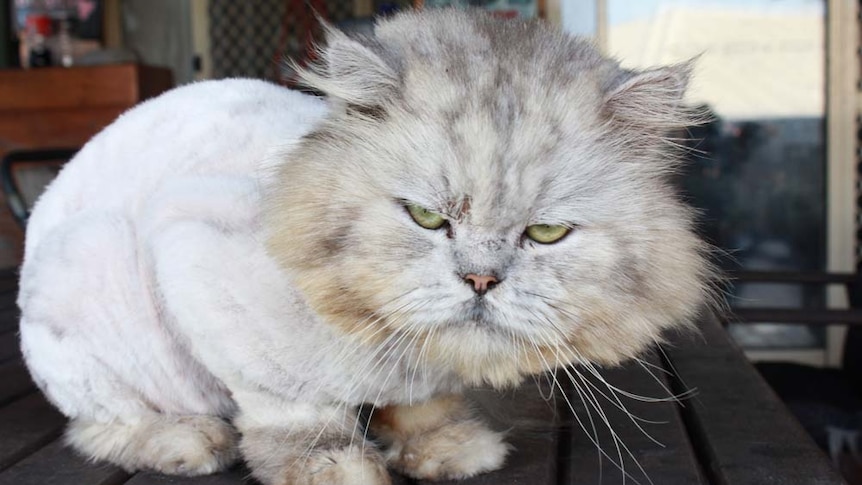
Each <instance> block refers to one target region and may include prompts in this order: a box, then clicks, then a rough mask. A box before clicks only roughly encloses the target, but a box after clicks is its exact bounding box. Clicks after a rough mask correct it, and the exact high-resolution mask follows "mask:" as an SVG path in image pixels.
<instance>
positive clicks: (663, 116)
mask: <svg viewBox="0 0 862 485" xmlns="http://www.w3.org/2000/svg"><path fill="white" fill-rule="evenodd" d="M693 64H694V59H693V60H691V61H688V62H684V63H681V64H675V65H672V66H667V67H661V68H657V69H650V70H647V71H618V73H617V74H616V75H615V76H614V77H613V78H612V79H611V81H610V82H609V83H608V85H607V88H606V90H605V99H604V107H605V109H606V110H607V113H608V114H609V116H610V117H611V118H612V119H613V120H615V121H619V122H621V123H624V124H626V125H628V126H633V127H637V128H641V129H646V130H649V131H653V130H660V131H667V130H671V129H674V128H681V127H684V126H688V125H691V124H693V123H697V122H698V120H697V118H698V116H697V114H696V113H694V112H693V111H692V110H690V109H688V108H686V107H685V106H684V105H683V103H682V99H683V95H684V94H685V89H686V87H687V86H688V81H689V79H690V77H691V70H692V67H693Z"/></svg>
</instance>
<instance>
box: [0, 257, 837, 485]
mask: <svg viewBox="0 0 862 485" xmlns="http://www.w3.org/2000/svg"><path fill="white" fill-rule="evenodd" d="M15 291H16V286H15V274H14V272H12V271H5V272H2V271H0V485H13V484H14V485H28V484H40V485H48V484H57V485H60V484H62V485H66V484H69V485H75V484H86V485H119V484H127V485H156V484H176V485H237V484H240V483H243V480H244V478H245V477H246V476H247V475H248V472H247V470H245V469H243V468H241V467H240V468H237V469H234V470H232V471H230V472H228V473H224V474H221V475H214V476H208V477H198V478H180V477H167V476H163V475H158V474H152V473H138V474H135V475H133V476H130V475H129V474H127V473H125V472H123V471H122V470H120V469H119V468H117V467H114V466H109V465H104V464H98V465H93V464H88V463H86V462H85V460H83V459H82V458H80V457H78V456H76V455H75V453H73V452H72V451H70V450H69V449H68V448H65V447H64V446H63V445H62V442H61V433H62V430H63V425H64V423H65V419H64V418H63V417H62V416H61V415H60V414H59V413H57V412H56V411H55V410H54V409H53V408H52V407H51V406H50V405H48V403H47V402H46V401H45V400H44V399H43V398H42V396H41V395H40V394H39V393H38V392H37V391H35V390H34V387H33V384H32V383H31V382H30V379H29V377H28V375H27V372H26V369H25V368H24V366H23V364H22V362H21V360H20V358H21V357H20V354H19V351H18V337H17V332H16V330H17V319H16V313H17V310H16V309H15V305H14V299H15ZM701 330H702V335H701V336H694V337H693V336H691V335H690V336H688V337H680V338H675V339H673V341H672V345H666V346H664V348H662V349H656V351H655V352H654V353H653V354H652V355H650V356H647V357H645V358H644V361H643V362H642V363H634V364H632V365H628V366H626V367H624V368H621V369H613V370H607V371H601V373H600V374H601V375H602V376H603V378H604V379H607V380H608V381H609V382H611V383H612V384H613V385H614V386H616V387H617V388H619V389H622V390H624V391H626V392H628V393H632V394H638V395H643V396H652V397H658V398H662V397H667V396H668V395H669V393H674V394H680V393H691V392H694V395H693V396H692V397H689V398H687V399H683V400H681V401H680V402H675V401H672V400H671V401H667V400H664V401H658V402H643V401H639V400H634V399H631V398H628V397H619V401H617V398H615V397H614V395H613V394H612V393H611V392H609V391H608V388H607V387H606V386H604V385H603V384H601V383H600V382H598V380H597V379H596V378H595V377H593V376H591V377H589V378H585V379H584V380H581V378H580V377H578V376H577V375H576V374H575V373H574V372H573V371H571V370H566V371H559V373H558V374H557V378H558V382H559V384H560V386H561V387H562V389H563V390H564V391H565V393H563V392H560V391H559V390H557V392H551V387H554V388H556V387H557V385H556V384H555V383H554V382H553V380H552V379H553V378H552V377H543V378H541V379H538V380H536V381H534V382H533V381H531V382H528V383H527V384H525V385H524V386H522V387H521V388H520V389H517V390H514V391H511V392H506V393H496V392H492V391H475V392H474V393H473V398H474V400H475V401H476V402H477V403H478V404H479V406H480V409H481V410H482V412H483V413H484V414H485V416H486V417H487V418H488V420H489V421H490V422H491V423H492V424H493V425H494V426H495V427H497V428H499V429H507V430H509V441H510V443H512V445H514V447H515V450H514V451H513V453H512V455H511V456H510V458H509V460H508V463H507V465H506V467H505V468H504V469H502V470H499V471H496V472H493V473H489V474H486V475H482V476H479V477H476V478H473V479H470V480H464V481H461V482H437V483H445V484H454V483H461V484H463V485H492V484H493V485H510V484H511V485H514V484H523V485H580V484H584V485H586V484H589V485H596V484H614V485H618V484H623V483H630V484H635V483H640V484H648V483H650V481H651V482H652V483H653V484H655V485H666V484H670V485H676V484H727V485H742V484H751V485H767V484H770V485H782V484H818V485H827V484H840V483H843V481H842V480H841V478H840V477H839V476H838V475H837V474H836V472H834V471H833V470H832V468H831V466H830V463H829V462H828V461H827V459H826V457H825V456H824V455H823V454H822V453H821V451H820V450H819V449H818V448H816V447H815V445H814V444H813V442H812V441H811V439H810V438H809V437H808V436H807V435H806V434H805V432H804V431H803V430H802V429H801V427H800V426H799V425H798V424H797V423H796V422H795V421H794V419H793V418H792V417H791V416H790V415H789V414H788V412H787V410H786V409H785V407H784V405H783V404H782V403H781V402H779V401H778V400H777V398H776V397H775V395H774V394H773V393H772V391H771V390H770V389H769V388H768V387H767V385H766V384H765V383H764V382H763V380H762V379H761V378H760V377H759V375H758V374H757V373H756V372H755V370H754V369H753V368H752V366H751V365H749V364H748V362H747V361H746V360H745V358H744V357H743V355H742V354H741V353H740V351H739V350H738V349H737V348H736V347H735V346H734V345H733V344H732V343H731V342H730V341H729V340H728V338H727V335H726V334H725V332H724V330H723V329H722V328H721V326H720V325H719V324H718V323H717V321H716V320H715V319H711V318H705V319H704V320H703V321H702V322H701ZM580 372H581V374H589V373H588V372H586V371H584V370H581V371H580ZM569 375H571V376H572V377H573V378H574V379H575V382H577V383H578V385H579V387H580V392H581V394H582V395H585V396H587V397H586V399H585V400H587V401H588V400H589V399H595V400H598V401H600V402H601V403H602V408H603V412H602V414H599V413H596V412H595V410H593V409H591V410H590V411H589V412H587V410H586V406H585V404H584V401H582V400H581V399H580V398H579V394H578V391H577V390H576V389H575V387H574V386H573V384H572V382H571V380H570V377H569ZM606 397H607V399H606ZM621 408H625V409H627V411H628V412H630V413H632V414H633V415H634V416H636V417H637V418H629V417H628V415H627V413H626V412H623V411H622V410H621ZM573 411H574V414H573ZM576 416H577V417H576ZM605 420H606V421H607V422H608V423H610V424H611V425H612V427H613V429H614V432H615V434H616V437H617V441H618V445H619V446H617V445H616V444H615V443H614V439H613V437H612V435H611V433H610V431H608V428H607V426H605V424H604V421H605ZM594 430H595V431H594ZM593 441H596V442H598V443H599V444H601V447H602V449H603V450H604V452H605V454H606V456H603V455H602V454H600V453H599V452H598V451H597V450H598V448H597V447H596V445H595V444H594V443H593ZM620 457H622V458H620ZM614 462H616V463H622V465H623V466H622V467H617V466H616V465H615V464H614ZM621 468H624V469H625V473H626V474H627V475H628V477H627V478H626V479H625V480H624V478H623V472H622V471H621ZM647 477H649V478H647ZM395 482H396V484H397V485H408V484H415V483H420V484H422V485H426V484H425V482H414V481H411V480H407V479H405V478H403V477H396V481H395Z"/></svg>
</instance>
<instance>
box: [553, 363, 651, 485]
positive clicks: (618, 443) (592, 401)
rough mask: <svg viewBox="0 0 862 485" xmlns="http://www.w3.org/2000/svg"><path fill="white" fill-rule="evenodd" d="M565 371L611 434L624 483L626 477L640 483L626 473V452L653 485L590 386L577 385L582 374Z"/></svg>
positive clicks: (574, 370)
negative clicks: (624, 456)
mask: <svg viewBox="0 0 862 485" xmlns="http://www.w3.org/2000/svg"><path fill="white" fill-rule="evenodd" d="M563 371H564V372H565V373H566V375H568V376H569V379H571V381H572V384H573V385H574V386H575V387H576V388H580V390H581V394H582V396H583V397H584V398H585V399H586V402H587V403H588V404H589V405H590V406H592V408H593V409H594V410H595V411H596V414H597V415H598V416H599V418H601V421H602V422H603V423H604V425H605V428H607V430H608V433H610V435H611V439H612V440H613V443H614V447H615V448H616V450H617V456H618V458H619V464H618V468H619V470H620V472H621V473H622V474H623V482H625V477H629V478H631V479H632V481H634V482H635V483H640V482H639V481H638V480H637V479H636V478H635V477H634V476H632V475H631V473H629V472H627V471H626V467H625V459H624V458H623V451H625V454H626V455H628V456H629V457H630V458H631V459H632V461H633V462H634V464H635V466H637V468H638V469H639V470H640V471H641V473H643V475H644V477H646V479H647V481H648V482H649V483H651V484H652V480H651V479H650V478H649V475H648V474H647V473H646V470H644V468H643V467H642V466H641V464H640V462H639V461H638V459H637V458H636V457H635V456H634V453H633V452H632V451H631V450H630V449H629V447H628V445H626V444H625V442H624V441H623V439H622V438H621V437H620V436H619V434H618V433H617V432H616V431H615V430H614V427H613V425H612V424H611V420H610V418H609V417H608V415H607V414H606V413H605V411H604V409H602V407H601V404H600V403H599V401H598V398H597V397H596V395H595V394H594V393H593V392H592V390H591V389H590V387H589V386H585V387H580V386H578V385H577V383H576V379H575V376H578V377H579V378H580V380H581V382H583V376H582V375H580V373H579V372H578V370H577V369H576V368H575V367H571V366H566V367H563ZM572 372H574V374H575V376H573V375H572Z"/></svg>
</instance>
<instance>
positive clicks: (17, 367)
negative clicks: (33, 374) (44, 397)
mask: <svg viewBox="0 0 862 485" xmlns="http://www.w3.org/2000/svg"><path fill="white" fill-rule="evenodd" d="M0 383H2V385H0V406H2V405H3V404H5V403H7V402H10V401H12V400H14V399H16V398H18V397H21V396H23V395H24V394H27V393H29V392H31V391H33V390H34V389H35V385H34V384H33V381H32V380H31V379H30V374H29V373H28V372H27V368H26V367H25V366H24V363H23V362H22V361H20V360H13V361H11V362H7V363H5V364H0Z"/></svg>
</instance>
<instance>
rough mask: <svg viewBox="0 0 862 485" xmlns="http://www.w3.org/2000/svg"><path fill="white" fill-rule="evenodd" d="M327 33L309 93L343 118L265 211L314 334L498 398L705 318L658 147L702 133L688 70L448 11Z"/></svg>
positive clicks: (694, 249)
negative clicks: (344, 339)
mask: <svg viewBox="0 0 862 485" xmlns="http://www.w3.org/2000/svg"><path fill="white" fill-rule="evenodd" d="M328 37H329V38H328V43H327V46H326V47H325V48H322V49H321V50H320V63H319V65H317V66H314V67H312V68H309V69H300V70H299V76H300V79H301V80H302V81H303V82H304V83H305V84H307V85H309V86H311V87H313V88H316V89H318V90H320V91H322V92H324V93H326V94H327V95H328V97H329V98H330V100H331V102H332V105H333V111H332V114H331V115H330V117H329V118H328V120H327V121H326V122H325V123H324V124H323V125H322V126H320V127H319V128H318V129H317V130H316V131H315V132H313V133H312V134H311V135H309V136H308V137H307V138H306V139H304V140H303V142H302V143H301V145H300V147H299V148H298V149H297V150H296V151H294V152H292V153H291V156H290V158H291V159H290V161H289V163H285V164H284V166H283V168H282V169H281V172H280V180H281V182H280V184H279V185H278V187H280V188H277V189H276V190H275V191H274V193H273V194H271V196H270V197H269V199H268V206H267V210H266V214H267V223H268V226H269V229H270V236H269V241H268V247H269V250H270V252H271V254H272V255H273V256H274V257H275V258H276V259H277V260H278V261H279V262H280V263H281V264H282V265H283V266H284V267H285V268H286V269H287V270H288V271H289V272H290V273H291V274H292V275H294V277H295V280H296V283H297V285H298V286H299V287H300V288H301V290H302V291H303V292H304V293H305V296H306V297H307V299H308V301H309V303H310V305H311V306H312V307H313V308H314V309H315V310H316V311H317V312H318V313H319V314H320V315H321V316H323V317H324V318H325V319H327V320H328V321H330V322H332V323H333V324H335V325H338V326H339V327H341V328H342V329H343V330H344V331H346V332H350V333H354V334H360V335H366V336H369V337H370V336H372V335H374V336H376V337H373V338H370V339H369V340H372V341H376V342H379V341H380V340H382V339H385V338H387V336H392V335H395V334H400V335H406V337H405V338H410V339H412V340H409V341H410V342H414V343H415V345H417V346H420V345H422V346H425V347H427V348H426V349H425V350H424V353H425V358H428V359H433V360H434V361H435V362H437V363H440V364H444V365H447V366H449V367H450V368H451V369H453V370H454V371H455V372H457V373H459V374H460V375H461V376H462V377H463V379H464V380H465V381H466V382H468V383H480V382H485V383H490V384H492V385H497V386H500V385H506V384H510V383H514V382H517V381H519V380H520V379H521V377H522V376H523V375H524V374H527V373H534V372H538V371H541V370H544V369H548V368H552V367H555V366H557V365H560V364H568V363H571V362H578V361H592V362H597V363H600V364H615V363H618V362H620V361H623V360H625V359H627V358H630V357H633V356H635V355H637V354H638V353H639V352H641V351H642V350H643V349H644V348H645V347H647V346H649V345H650V344H652V343H653V342H654V341H655V340H656V339H659V338H660V334H661V332H662V331H663V330H664V329H667V328H669V327H673V326H678V325H683V324H685V322H687V321H689V320H690V319H692V318H693V317H694V316H695V315H696V314H697V312H698V310H699V308H700V307H701V305H702V303H703V302H704V300H705V299H707V298H708V297H709V294H710V290H709V279H710V269H709V265H708V264H707V262H706V258H705V247H704V245H703V244H702V243H701V242H700V241H699V240H698V238H697V237H696V236H695V235H694V234H693V233H692V216H691V212H690V210H689V209H687V208H686V207H684V206H683V205H682V204H681V203H680V202H679V201H678V200H677V197H676V194H675V192H674V190H673V189H672V188H671V186H670V184H669V182H668V181H667V174H668V172H670V171H672V170H673V169H674V167H675V165H676V163H677V159H676V158H675V157H674V156H673V154H671V153H669V151H668V147H669V143H668V140H667V139H666V138H665V135H666V133H667V132H668V131H669V130H671V129H674V128H680V127H683V126H686V125H688V124H690V123H691V121H692V119H691V116H690V115H691V113H690V112H689V111H687V110H686V109H685V108H684V107H683V105H682V104H681V98H682V95H683V91H684V89H685V85H686V82H687V79H688V76H689V66H688V65H677V66H671V67H666V68H660V69H654V70H648V71H643V72H632V71H627V70H623V69H621V68H620V67H619V65H618V64H617V63H616V62H615V61H613V60H610V59H607V58H605V57H603V56H602V55H600V54H599V53H598V52H597V51H596V49H595V48H594V47H592V46H591V45H590V44H589V43H587V42H585V41H583V40H579V39H577V38H574V37H570V36H568V35H565V34H564V33H561V32H559V31H558V30H556V29H554V28H552V27H550V26H547V25H545V24H542V23H540V22H531V21H502V20H499V19H494V18H492V17H490V16H486V15H483V14H480V13H476V12H473V13H470V12H466V13H465V12H460V11H455V10H437V11H427V12H423V13H403V14H400V15H397V16H395V17H393V18H391V19H388V20H382V21H380V22H379V23H378V25H377V27H376V29H375V34H374V36H373V37H370V38H351V37H348V36H346V35H345V34H343V33H340V32H338V31H335V30H331V31H330V32H329V36H328ZM378 337H379V338H378Z"/></svg>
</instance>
